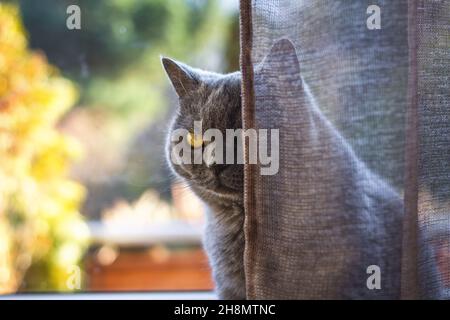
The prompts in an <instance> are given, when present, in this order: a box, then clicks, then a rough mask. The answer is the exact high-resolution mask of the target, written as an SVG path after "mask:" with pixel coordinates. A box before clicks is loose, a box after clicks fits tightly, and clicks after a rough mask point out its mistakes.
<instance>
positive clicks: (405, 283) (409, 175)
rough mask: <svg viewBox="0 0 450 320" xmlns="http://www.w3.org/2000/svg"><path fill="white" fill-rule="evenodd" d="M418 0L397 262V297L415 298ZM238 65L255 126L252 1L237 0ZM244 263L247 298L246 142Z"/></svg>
mask: <svg viewBox="0 0 450 320" xmlns="http://www.w3.org/2000/svg"><path fill="white" fill-rule="evenodd" d="M418 2H419V0H411V1H408V47H409V67H408V104H407V110H406V138H405V141H406V145H405V194H404V205H405V214H404V223H403V232H402V234H403V244H402V248H403V249H402V266H401V299H407V300H411V299H419V297H420V295H419V279H418V270H417V263H418V260H417V250H418V246H417V237H418V230H417V229H418V225H417V223H418V152H419V150H418V147H419V143H418V97H417V88H418V77H417V47H418V46H417V9H418V4H419V3H418ZM239 7H240V69H241V74H242V84H241V93H242V94H241V96H242V125H243V129H244V130H246V129H249V128H255V93H254V85H253V83H254V74H253V62H252V46H253V43H252V41H253V25H252V1H251V0H240V4H239ZM244 151H245V152H244V154H245V166H244V167H245V169H244V210H245V223H244V232H245V251H244V267H245V276H246V291H247V299H254V298H255V287H254V282H253V281H252V279H253V274H254V269H253V266H254V264H253V263H252V262H253V261H254V260H253V258H254V252H255V250H256V247H255V241H256V232H257V230H256V227H257V221H256V210H255V208H256V206H255V204H256V202H255V200H256V199H255V188H254V186H255V172H256V171H255V170H256V168H255V165H250V164H248V146H247V143H245V145H244Z"/></svg>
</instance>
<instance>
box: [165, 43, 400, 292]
mask: <svg viewBox="0 0 450 320" xmlns="http://www.w3.org/2000/svg"><path fill="white" fill-rule="evenodd" d="M282 44H283V43H281V45H282ZM275 47H276V46H275ZM275 49H276V48H275ZM288 49H289V48H288ZM288 51H289V50H288ZM291 51H292V52H291V53H292V56H293V57H296V54H295V51H294V49H293V47H292V50H291ZM274 57H275V55H274V54H271V55H270V56H269V57H268V58H266V59H265V61H264V62H263V63H262V65H261V66H258V68H257V70H256V72H259V73H260V74H262V75H265V74H267V75H268V76H267V79H269V80H270V79H272V78H274V79H275V80H274V81H275V82H276V83H275V84H277V85H281V86H286V85H291V86H296V87H295V88H297V89H298V91H299V92H303V91H302V90H304V93H305V97H304V98H305V99H306V101H308V103H300V102H299V105H300V106H303V108H304V109H302V110H300V109H299V110H297V111H295V112H297V113H300V114H294V115H293V116H294V117H295V119H298V121H299V124H298V128H296V129H294V130H295V132H288V133H286V132H283V133H281V134H291V135H292V136H297V135H298V137H297V139H299V141H301V143H302V147H303V148H305V150H309V152H307V153H300V154H298V157H296V158H295V159H294V160H295V162H294V163H293V164H295V165H297V166H298V167H299V168H301V167H302V166H305V170H304V172H303V173H304V174H305V175H306V176H305V179H300V182H299V183H306V184H307V185H308V187H310V188H312V189H314V188H315V187H316V189H317V190H322V189H323V190H326V188H325V187H324V186H322V185H318V183H320V181H327V180H326V179H312V180H311V179H309V180H308V177H310V176H309V175H308V174H310V172H308V169H307V168H308V166H309V167H311V168H315V167H316V166H318V167H317V168H318V169H317V170H316V171H314V172H316V173H317V174H318V173H320V172H327V170H328V169H329V168H334V169H335V170H340V171H339V173H340V179H338V180H330V183H336V184H339V183H342V185H345V186H348V189H347V188H344V189H342V188H339V186H336V188H332V190H338V191H339V192H340V193H339V195H337V196H336V197H334V198H333V196H334V194H331V193H326V194H324V196H325V197H328V198H329V199H327V201H328V200H329V201H328V202H326V203H329V204H330V206H328V207H327V208H328V209H326V208H324V209H323V210H322V211H320V212H316V211H317V210H316V209H315V208H316V206H315V203H311V204H309V202H308V201H310V202H311V201H312V202H313V201H314V199H313V198H311V197H310V198H311V199H310V198H305V199H303V202H304V203H303V206H304V207H305V208H303V209H298V210H297V212H296V213H297V214H298V215H299V221H297V222H295V223H299V224H300V223H309V222H304V221H311V222H310V223H311V224H313V225H308V228H306V227H304V226H303V228H299V230H303V231H302V234H299V235H298V238H299V239H309V240H308V241H301V240H300V243H297V244H296V245H297V247H301V248H302V250H300V251H301V252H300V251H299V254H298V256H297V257H296V259H297V258H298V261H297V260H296V261H297V265H298V266H299V268H300V269H299V274H298V275H296V276H295V277H293V280H294V279H301V281H300V282H301V283H291V285H292V286H293V288H292V290H293V293H292V294H289V295H288V296H286V297H288V298H295V297H299V296H301V297H304V296H303V295H299V294H300V292H302V290H303V289H302V288H303V287H305V288H304V289H305V290H306V291H308V292H309V293H308V294H307V295H306V296H307V297H316V296H317V297H320V294H317V295H316V294H315V292H314V291H313V289H314V288H310V287H309V285H308V283H310V281H311V279H314V275H316V274H319V275H321V277H324V278H326V279H327V281H328V282H327V283H333V286H334V287H333V288H332V289H330V290H329V291H330V292H328V293H326V294H324V295H323V297H333V298H337V297H341V298H342V297H343V298H351V299H358V298H359V299H360V298H389V299H392V298H398V297H399V288H400V283H399V279H400V277H399V274H400V260H399V257H400V246H401V233H400V232H399V230H401V215H402V212H403V204H402V201H401V199H400V197H399V196H398V195H397V194H396V193H395V191H394V190H392V189H391V188H390V187H389V186H388V185H387V184H385V183H384V182H383V181H382V180H381V179H380V178H379V177H377V176H376V175H375V174H373V173H372V172H371V171H370V170H369V169H368V168H367V167H366V166H365V165H364V164H363V163H362V162H361V161H360V160H359V159H358V158H357V157H356V155H355V154H354V153H353V150H352V149H351V147H350V146H349V145H348V144H347V143H346V142H345V139H344V138H343V137H342V136H341V135H340V134H339V133H338V132H337V130H335V128H334V127H333V126H332V125H331V123H330V122H329V121H328V120H327V119H326V118H325V117H324V116H323V115H322V113H321V112H320V110H319V109H318V107H317V106H316V103H315V102H314V98H313V96H312V95H311V94H310V92H309V89H308V87H307V85H306V84H305V83H303V84H301V83H300V80H299V79H300V78H299V79H297V80H298V81H297V80H295V79H290V80H291V81H290V82H288V83H280V81H281V80H279V81H278V80H277V79H278V78H276V77H275V76H274V74H275V75H278V74H279V73H276V72H275V73H274V74H272V73H271V72H270V70H271V69H270V68H273V67H276V66H277V63H279V64H283V65H284V64H286V63H285V61H284V60H282V59H281V60H276V59H274ZM295 59H296V58H295ZM295 59H291V60H292V61H294V62H295ZM162 63H163V66H164V68H165V70H166V72H167V75H168V76H169V79H170V80H171V82H172V84H173V87H174V89H175V91H176V93H177V94H178V97H179V105H180V106H179V110H178V113H177V115H176V117H175V119H174V120H173V123H172V126H171V132H173V131H174V130H175V129H179V128H184V129H186V130H188V131H189V132H192V131H193V125H194V121H202V122H203V123H202V126H203V130H206V129H209V128H217V129H219V130H221V131H222V132H223V133H225V129H238V128H241V127H242V120H241V99H240V85H241V80H240V73H232V74H228V75H221V74H216V73H211V72H206V71H202V70H199V69H194V68H191V67H189V66H187V65H185V64H183V63H180V62H176V61H173V60H171V59H168V58H163V59H162ZM297 63H298V62H297ZM279 69H280V70H283V68H279ZM277 70H278V69H277ZM258 79H259V78H258ZM294 80H295V81H297V82H298V83H297V82H295V81H294ZM301 97H303V96H301ZM302 99H303V98H302ZM308 106H309V107H308ZM265 107H266V108H268V109H270V106H265ZM295 112H293V113H295ZM306 115H309V116H308V117H307V116H306ZM276 116H277V115H274V117H276ZM279 116H280V115H278V117H279ZM305 119H308V120H305ZM271 120H273V121H275V123H276V121H277V119H276V118H271ZM301 121H308V123H300V122H301ZM300 129H301V130H300ZM299 132H301V134H300V133H299ZM174 144H175V143H174V142H172V141H171V139H169V143H168V147H167V151H168V155H170V153H171V150H172V149H173V147H174ZM329 146H334V147H333V148H330V147H329ZM197 147H198V146H196V148H197ZM283 147H288V146H281V148H283ZM314 150H316V152H319V155H317V157H318V158H321V155H322V156H323V158H324V159H331V160H330V161H331V162H333V163H331V164H330V163H318V162H314V163H311V164H310V163H308V157H309V156H310V155H311V154H312V153H313V152H315V151H314ZM291 152H295V150H291ZM305 163H306V164H307V165H305ZM169 164H170V165H171V167H172V169H173V170H174V171H175V173H176V174H177V175H178V176H180V177H182V178H183V179H184V180H185V182H187V184H188V185H189V186H190V188H191V189H192V190H193V191H194V192H195V193H196V194H197V195H198V196H199V197H200V198H201V199H202V200H203V201H204V202H205V203H206V204H207V205H208V207H209V210H208V213H207V224H206V232H205V237H204V245H205V248H206V251H207V253H208V256H209V260H210V263H211V265H212V270H213V276H214V280H215V283H216V289H217V293H218V296H219V298H221V299H245V298H246V289H245V275H244V263H243V255H244V246H245V242H244V231H243V224H244V210H243V167H242V165H237V164H235V165H223V164H214V165H207V164H205V163H203V164H193V165H189V164H181V165H176V164H174V163H173V162H172V161H170V157H169ZM293 164H292V163H291V165H293ZM319 168H320V170H319ZM281 174H289V173H288V172H286V171H282V173H281ZM296 186H297V185H289V186H287V188H288V189H289V190H290V192H293V191H295V190H296V189H295V188H296ZM301 190H303V189H301ZM301 190H300V191H301ZM330 190H331V189H330ZM300 191H299V193H298V194H300ZM280 192H283V189H282V186H281V184H280ZM269 198H270V197H268V196H267V197H262V199H261V201H262V203H263V205H264V206H269V205H270V204H267V203H266V202H265V201H266V200H267V199H269ZM306 204H309V205H308V206H306ZM288 209H289V208H288ZM288 209H286V210H288ZM302 210H303V211H302ZM327 210H328V211H327ZM310 216H311V217H310ZM306 217H310V219H309V218H308V219H306ZM305 219H306V220H305ZM314 221H315V222H314ZM318 226H320V227H321V228H322V229H323V233H322V234H319V233H317V232H316V231H315V230H316V229H317V227H318ZM308 230H309V231H308ZM328 239H335V240H334V241H333V242H327V240H328ZM273 241H275V242H276V241H278V240H277V239H273ZM275 246H276V245H275ZM350 249H351V250H350ZM319 252H320V254H319ZM336 254H337V255H338V257H337V258H336V257H335V255H336ZM305 255H306V256H311V255H312V256H317V257H319V256H320V259H321V261H322V262H321V264H320V263H318V264H317V265H314V267H313V268H312V269H309V268H310V267H311V266H310V263H309V262H308V261H309V260H307V259H303V258H304V256H305ZM274 263H275V262H274ZM371 264H377V265H379V266H380V267H381V270H383V272H384V277H383V279H384V280H383V290H378V291H377V290H368V288H367V287H366V282H365V279H366V278H367V273H366V268H367V266H369V265H371ZM302 266H303V267H302ZM277 268H278V267H277V265H276V264H274V265H271V266H270V268H269V269H271V270H273V269H275V270H276V269H277ZM324 273H325V274H326V276H323V274H324ZM263 275H264V273H263ZM275 276H276V275H269V278H270V277H271V278H270V279H272V278H273V279H275V278H276V277H275ZM270 279H266V282H270V281H271V280H270ZM318 279H319V278H318ZM270 297H272V296H270ZM273 297H274V298H280V297H284V298H286V297H285V296H280V295H275V296H273Z"/></svg>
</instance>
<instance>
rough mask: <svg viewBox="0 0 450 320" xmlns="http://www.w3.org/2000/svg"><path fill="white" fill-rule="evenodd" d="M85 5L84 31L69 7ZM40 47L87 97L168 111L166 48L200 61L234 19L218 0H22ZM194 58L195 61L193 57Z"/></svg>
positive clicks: (122, 108) (120, 106) (86, 100)
mask: <svg viewBox="0 0 450 320" xmlns="http://www.w3.org/2000/svg"><path fill="white" fill-rule="evenodd" d="M71 4H77V5H78V6H79V7H80V8H81V30H69V29H67V28H66V18H67V17H68V15H67V14H66V9H67V7H68V6H69V5H71ZM20 6H21V11H22V15H23V19H24V23H25V26H26V28H27V30H28V31H29V33H30V44H31V47H33V48H40V49H42V50H44V51H45V52H46V54H47V56H48V58H49V61H50V62H52V63H54V64H56V65H57V66H58V67H60V68H61V69H62V70H63V71H64V72H65V74H67V75H68V76H69V77H71V78H73V79H74V80H76V81H77V82H78V83H79V84H80V85H81V86H82V89H83V90H82V91H81V103H82V104H85V105H90V106H97V107H101V108H107V109H109V110H111V111H114V112H118V113H119V114H120V115H121V116H124V115H128V114H136V113H140V111H145V112H146V114H147V116H148V117H152V116H155V115H156V114H159V113H160V112H161V105H163V103H162V101H163V99H164V97H163V96H162V95H161V92H162V91H163V90H161V89H162V88H164V84H165V82H163V81H164V80H165V79H164V78H163V73H162V70H161V68H160V63H159V61H158V60H159V55H160V54H161V53H163V54H168V55H172V56H175V57H189V58H188V60H189V59H194V57H195V54H196V52H199V51H200V50H202V49H204V48H205V47H208V44H209V40H208V39H209V38H210V39H213V38H214V36H216V37H217V34H218V33H217V32H215V31H214V30H217V29H218V28H219V29H220V28H221V26H224V25H225V23H226V21H225V19H224V17H223V15H221V13H220V12H219V10H218V5H217V1H215V0H188V1H186V0H108V1H106V0H98V1H92V0H76V1H74V0H58V1H55V0H40V1H35V0H20ZM188 62H189V61H188Z"/></svg>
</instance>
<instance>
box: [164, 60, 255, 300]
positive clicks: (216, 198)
mask: <svg viewBox="0 0 450 320" xmlns="http://www.w3.org/2000/svg"><path fill="white" fill-rule="evenodd" d="M162 63H163V66H164V68H165V70H166V72H167V75H168V77H169V79H170V80H171V82H172V85H173V86H174V89H175V91H176V92H177V94H178V97H179V104H180V106H179V112H178V113H177V115H176V116H175V118H174V120H173V122H172V126H171V132H172V131H173V130H175V129H178V128H184V129H187V130H193V125H194V121H200V120H201V121H202V122H203V123H202V126H203V128H202V129H203V131H206V130H207V129H209V128H216V129H219V130H221V131H222V133H223V135H224V136H225V129H240V128H242V120H241V94H240V93H241V81H240V74H239V73H232V74H228V75H221V74H216V73H212V72H206V71H202V70H199V69H194V68H191V67H189V66H187V65H185V64H183V63H180V62H176V61H174V60H171V59H168V58H163V59H162ZM172 146H173V144H172V142H171V141H170V139H169V141H168V143H167V155H169V154H170V150H171V148H172ZM168 162H169V164H170V166H171V168H172V169H173V171H174V172H175V173H176V174H177V175H178V176H179V177H181V178H182V179H183V180H184V181H185V182H186V183H187V184H188V185H189V186H190V188H191V189H192V190H193V191H194V192H195V193H196V194H197V196H198V197H200V198H201V199H202V200H203V201H204V202H205V203H206V204H207V206H208V210H207V216H206V229H205V233H204V241H203V242H204V247H205V249H206V252H207V254H208V257H209V261H210V264H211V266H212V271H213V277H214V281H215V285H216V291H217V294H218V296H219V298H221V299H245V298H246V293H245V276H244V265H243V254H244V231H243V224H244V209H243V179H244V178H243V166H242V165H225V164H221V165H217V164H216V165H212V166H210V167H207V166H206V165H205V164H193V165H185V164H182V165H175V164H173V163H172V162H171V161H170V157H169V156H168Z"/></svg>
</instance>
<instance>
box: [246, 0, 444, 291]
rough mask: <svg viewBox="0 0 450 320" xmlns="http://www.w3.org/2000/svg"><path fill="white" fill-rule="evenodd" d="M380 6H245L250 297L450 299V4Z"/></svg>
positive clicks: (267, 0) (281, 2) (432, 0)
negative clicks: (255, 141) (254, 146)
mask: <svg viewBox="0 0 450 320" xmlns="http://www.w3.org/2000/svg"><path fill="white" fill-rule="evenodd" d="M372 5H373V4H372V3H371V1H364V0H363V1H356V0H355V1H344V0H337V1H327V0H316V1H313V0H301V1H294V0H292V1H290V0H253V1H249V0H241V2H240V13H241V71H242V77H243V82H242V102H243V126H244V129H249V128H253V129H269V130H270V129H276V130H279V135H280V139H279V146H277V147H278V150H279V171H278V173H277V174H275V175H268V176H263V175H261V174H260V168H261V167H262V165H261V164H257V165H251V164H246V166H245V177H244V179H245V181H244V190H245V192H244V199H245V214H246V219H245V234H246V250H245V256H244V263H245V270H246V285H247V295H248V298H249V299H266V298H286V299H311V298H319V299H321V298H322V299H324V298H325V299H327V298H333V299H343V298H355V299H357V298H368V299H379V298H387V299H399V298H404V299H412V298H449V297H450V296H449V291H450V289H449V288H450V283H449V282H450V280H449V279H450V274H449V272H450V268H449V265H450V247H449V246H450V107H449V92H450V90H449V84H448V83H449V74H450V72H449V71H450V70H449V69H450V44H449V41H450V26H449V21H450V1H447V0H442V1H441V0H438V1H436V0H414V1H406V0H399V1H395V2H394V1H387V0H385V1H377V8H378V10H379V13H380V15H379V16H376V14H377V12H376V10H377V8H375V9H374V8H373V6H372ZM374 10H375V11H374ZM374 14H375V16H374ZM373 19H378V20H379V21H376V20H375V22H376V23H378V22H379V28H372V27H371V26H370V24H371V23H373V21H374V20H373ZM247 147H248V145H247ZM247 149H248V148H247ZM247 149H246V156H247V160H248V154H247V153H248V151H247ZM273 150H274V148H272V151H273ZM246 163H248V161H246ZM374 268H375V269H374ZM377 268H378V269H377ZM374 270H375V271H374ZM378 271H379V275H380V277H381V282H380V283H381V284H380V286H381V288H378V287H377V285H376V281H375V282H373V283H375V287H376V288H374V287H373V283H372V281H373V280H374V279H375V278H373V277H372V278H371V276H372V275H373V274H374V273H373V272H375V273H377V272H378ZM374 276H376V275H374ZM370 283H372V286H371V284H370Z"/></svg>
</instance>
